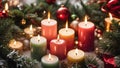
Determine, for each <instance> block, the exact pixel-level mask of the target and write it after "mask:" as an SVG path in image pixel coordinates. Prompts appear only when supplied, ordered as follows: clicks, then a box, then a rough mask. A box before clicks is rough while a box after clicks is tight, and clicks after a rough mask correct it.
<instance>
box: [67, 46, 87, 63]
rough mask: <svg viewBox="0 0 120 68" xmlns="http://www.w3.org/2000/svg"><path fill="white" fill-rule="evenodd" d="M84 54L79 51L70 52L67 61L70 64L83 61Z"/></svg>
mask: <svg viewBox="0 0 120 68" xmlns="http://www.w3.org/2000/svg"><path fill="white" fill-rule="evenodd" d="M84 58H85V53H84V52H83V51H82V50H79V49H77V48H76V49H73V50H70V51H69V52H68V54H67V60H68V62H70V63H77V62H82V61H84Z"/></svg>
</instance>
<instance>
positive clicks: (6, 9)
mask: <svg viewBox="0 0 120 68" xmlns="http://www.w3.org/2000/svg"><path fill="white" fill-rule="evenodd" d="M8 9H9V7H8V3H5V11H8Z"/></svg>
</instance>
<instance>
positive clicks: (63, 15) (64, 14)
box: [56, 6, 70, 21]
mask: <svg viewBox="0 0 120 68" xmlns="http://www.w3.org/2000/svg"><path fill="white" fill-rule="evenodd" d="M56 16H57V18H58V19H59V20H62V21H66V20H67V19H68V17H69V16H70V12H69V10H68V9H67V8H66V7H64V6H61V7H60V8H59V9H58V10H57V13H56Z"/></svg>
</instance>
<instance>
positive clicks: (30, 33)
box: [24, 25, 36, 37]
mask: <svg viewBox="0 0 120 68" xmlns="http://www.w3.org/2000/svg"><path fill="white" fill-rule="evenodd" d="M35 30H36V29H35V28H33V27H32V25H30V27H27V28H25V29H24V32H25V33H26V34H27V35H29V37H32V36H33V35H34V32H35Z"/></svg>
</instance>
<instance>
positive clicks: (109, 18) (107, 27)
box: [105, 13, 120, 32]
mask: <svg viewBox="0 0 120 68" xmlns="http://www.w3.org/2000/svg"><path fill="white" fill-rule="evenodd" d="M112 20H116V21H119V20H120V19H118V18H115V17H112V14H111V13H109V17H107V18H105V26H106V31H107V32H109V31H110V29H111V24H112Z"/></svg>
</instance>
